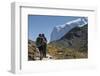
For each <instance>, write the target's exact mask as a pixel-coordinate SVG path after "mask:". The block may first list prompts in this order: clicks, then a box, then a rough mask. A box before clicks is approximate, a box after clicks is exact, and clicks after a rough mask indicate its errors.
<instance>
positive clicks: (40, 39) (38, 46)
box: [36, 34, 43, 60]
mask: <svg viewBox="0 0 100 76" xmlns="http://www.w3.org/2000/svg"><path fill="white" fill-rule="evenodd" d="M42 43H43V37H42V34H39V36H38V37H37V39H36V46H37V48H38V49H39V52H40V60H42V59H43V46H42Z"/></svg>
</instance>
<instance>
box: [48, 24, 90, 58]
mask: <svg viewBox="0 0 100 76" xmlns="http://www.w3.org/2000/svg"><path fill="white" fill-rule="evenodd" d="M48 47H49V49H48V50H49V53H50V54H51V55H53V56H54V58H56V59H71V58H87V57H88V24H86V25H84V26H82V27H78V26H76V27H74V28H72V29H71V30H70V31H69V32H67V33H66V34H65V35H64V36H62V37H61V38H60V39H58V40H54V41H51V42H50V43H49V44H48Z"/></svg>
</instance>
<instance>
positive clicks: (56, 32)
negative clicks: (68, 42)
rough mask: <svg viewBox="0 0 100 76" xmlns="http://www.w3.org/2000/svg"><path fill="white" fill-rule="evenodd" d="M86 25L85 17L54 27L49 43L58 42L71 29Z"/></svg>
mask: <svg viewBox="0 0 100 76" xmlns="http://www.w3.org/2000/svg"><path fill="white" fill-rule="evenodd" d="M86 24H88V19H87V18H86V17H82V18H78V19H76V20H72V21H69V22H67V23H65V24H63V25H58V26H56V27H54V29H53V31H52V33H51V39H50V41H54V40H58V39H60V38H62V37H63V36H64V35H65V34H67V33H68V32H69V31H70V30H71V29H73V28H75V27H82V26H84V25H86Z"/></svg>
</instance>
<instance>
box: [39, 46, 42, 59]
mask: <svg viewBox="0 0 100 76" xmlns="http://www.w3.org/2000/svg"><path fill="white" fill-rule="evenodd" d="M39 52H40V60H42V49H41V47H39Z"/></svg>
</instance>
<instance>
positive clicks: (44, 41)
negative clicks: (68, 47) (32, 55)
mask: <svg viewBox="0 0 100 76" xmlns="http://www.w3.org/2000/svg"><path fill="white" fill-rule="evenodd" d="M42 38H43V42H42V47H43V57H45V58H46V52H47V39H46V37H45V35H44V34H42Z"/></svg>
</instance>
